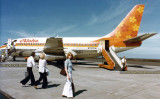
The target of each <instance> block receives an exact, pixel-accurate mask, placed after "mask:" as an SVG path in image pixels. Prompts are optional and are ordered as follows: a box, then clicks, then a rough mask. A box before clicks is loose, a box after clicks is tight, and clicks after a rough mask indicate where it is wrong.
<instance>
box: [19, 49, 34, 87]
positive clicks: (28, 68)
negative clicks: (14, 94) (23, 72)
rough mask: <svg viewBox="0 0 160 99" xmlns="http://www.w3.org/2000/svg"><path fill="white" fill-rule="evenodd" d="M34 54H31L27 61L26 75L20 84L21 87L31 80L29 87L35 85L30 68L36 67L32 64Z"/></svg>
mask: <svg viewBox="0 0 160 99" xmlns="http://www.w3.org/2000/svg"><path fill="white" fill-rule="evenodd" d="M34 57H35V52H32V54H31V56H30V57H29V58H28V59H27V72H28V75H27V76H26V77H25V78H24V79H23V80H22V81H21V82H20V83H21V84H22V85H25V84H26V83H27V82H28V81H29V80H30V79H31V86H33V85H34V83H35V78H34V75H33V72H32V67H33V66H36V64H35V62H34Z"/></svg>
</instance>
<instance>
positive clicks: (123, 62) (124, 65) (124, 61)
mask: <svg viewBox="0 0 160 99" xmlns="http://www.w3.org/2000/svg"><path fill="white" fill-rule="evenodd" d="M121 63H122V65H123V69H122V70H124V69H125V67H126V57H125V56H124V57H123V59H122V60H121Z"/></svg>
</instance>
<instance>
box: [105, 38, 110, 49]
mask: <svg viewBox="0 0 160 99" xmlns="http://www.w3.org/2000/svg"><path fill="white" fill-rule="evenodd" d="M105 50H107V51H109V40H105Z"/></svg>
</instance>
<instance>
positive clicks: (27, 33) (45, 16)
mask: <svg viewBox="0 0 160 99" xmlns="http://www.w3.org/2000/svg"><path fill="white" fill-rule="evenodd" d="M0 2H1V3H0V5H1V6H0V7H1V8H0V45H2V44H3V43H5V42H7V40H8V38H11V39H16V38H26V37H54V36H58V37H101V36H104V35H106V34H108V33H110V32H112V30H114V29H115V28H116V27H117V25H118V24H119V23H120V22H121V21H122V20H123V18H124V17H125V16H126V15H127V14H128V13H129V11H130V10H131V9H132V8H133V7H134V6H135V5H137V4H145V9H144V13H143V17H142V21H141V25H140V29H139V33H138V35H140V34H143V33H157V35H155V36H153V37H151V38H149V39H147V40H145V41H144V42H143V43H142V45H141V47H139V48H135V49H132V50H129V51H125V52H121V53H118V55H119V56H120V57H122V56H126V57H127V58H147V59H160V52H159V51H160V43H159V42H160V0H0Z"/></svg>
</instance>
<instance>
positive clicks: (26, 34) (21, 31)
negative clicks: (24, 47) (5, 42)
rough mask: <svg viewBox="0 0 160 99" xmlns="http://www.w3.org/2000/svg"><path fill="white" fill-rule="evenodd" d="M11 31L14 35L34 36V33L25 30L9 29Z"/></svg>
mask: <svg viewBox="0 0 160 99" xmlns="http://www.w3.org/2000/svg"><path fill="white" fill-rule="evenodd" d="M9 33H11V34H12V35H14V36H16V37H33V36H34V35H33V34H29V33H27V32H25V31H24V30H20V31H9Z"/></svg>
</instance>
